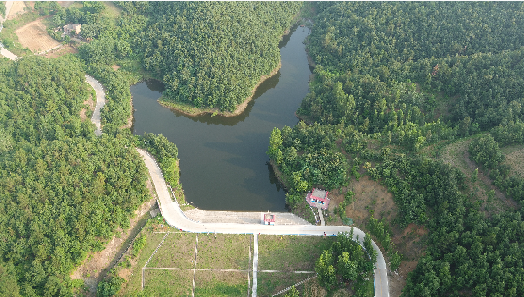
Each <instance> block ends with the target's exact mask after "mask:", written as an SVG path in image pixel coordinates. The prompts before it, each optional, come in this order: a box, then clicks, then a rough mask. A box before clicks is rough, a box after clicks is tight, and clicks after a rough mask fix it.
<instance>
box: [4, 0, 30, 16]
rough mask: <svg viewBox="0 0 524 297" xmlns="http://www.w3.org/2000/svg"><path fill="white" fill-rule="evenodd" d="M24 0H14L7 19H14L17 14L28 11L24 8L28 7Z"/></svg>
mask: <svg viewBox="0 0 524 297" xmlns="http://www.w3.org/2000/svg"><path fill="white" fill-rule="evenodd" d="M24 2H25V1H13V4H12V6H11V10H10V11H9V15H8V16H6V19H7V20H12V19H14V18H16V17H17V16H19V15H21V14H24V13H26V11H25V10H24V8H25V7H26V5H25V3H24Z"/></svg>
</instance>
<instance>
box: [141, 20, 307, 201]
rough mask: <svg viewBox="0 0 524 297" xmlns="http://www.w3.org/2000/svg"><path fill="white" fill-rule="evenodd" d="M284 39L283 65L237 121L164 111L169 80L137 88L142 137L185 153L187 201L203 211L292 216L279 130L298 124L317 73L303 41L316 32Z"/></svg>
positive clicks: (181, 155) (182, 163) (304, 31)
mask: <svg viewBox="0 0 524 297" xmlns="http://www.w3.org/2000/svg"><path fill="white" fill-rule="evenodd" d="M293 29H294V31H293V30H292V32H293V33H292V34H288V35H287V36H285V37H284V38H283V40H282V41H281V42H280V46H281V61H282V68H281V69H280V71H279V72H278V73H277V74H276V75H275V76H273V77H271V78H269V79H267V80H266V81H265V82H263V83H262V84H261V85H260V86H259V87H258V88H257V90H256V92H255V95H254V99H253V100H252V101H251V102H249V104H248V106H247V108H246V109H245V111H244V112H243V113H242V114H240V115H238V116H236V117H222V116H214V117H211V115H209V114H207V115H202V116H198V117H188V116H186V115H184V114H182V113H179V112H176V111H171V110H170V109H167V108H163V107H162V106H160V104H158V102H157V100H158V98H160V96H161V93H160V92H161V91H162V90H163V86H162V83H161V82H158V81H154V80H149V81H146V82H145V83H139V84H136V85H134V86H132V87H131V92H132V94H133V106H134V108H135V112H134V126H133V128H132V129H133V131H134V133H135V134H140V135H141V134H143V133H144V132H149V133H157V134H163V135H164V136H166V137H167V138H168V139H169V140H170V141H172V142H174V143H175V144H176V145H177V147H178V150H179V158H180V169H181V177H180V180H181V182H182V185H183V187H184V192H185V195H186V199H187V201H190V202H193V204H194V205H195V206H197V207H198V208H201V209H209V210H248V211H249V210H251V211H267V210H271V211H285V210H286V208H285V193H284V190H283V189H282V187H281V185H280V184H279V183H278V180H277V179H276V177H275V176H274V173H273V170H272V169H271V166H269V165H268V161H269V159H268V157H267V155H266V153H265V152H266V150H267V148H268V145H269V136H270V134H271V131H272V130H273V128H274V127H278V128H282V127H283V126H284V125H288V126H293V125H295V124H296V123H297V119H296V117H295V116H294V112H295V111H296V109H297V108H298V107H299V105H300V102H301V101H302V99H303V98H304V97H305V96H306V94H307V92H308V81H309V75H310V74H311V72H310V70H309V66H308V62H307V57H306V53H305V47H304V44H303V41H304V39H305V38H306V36H307V35H308V34H309V29H308V28H304V27H298V28H297V27H295V28H293Z"/></svg>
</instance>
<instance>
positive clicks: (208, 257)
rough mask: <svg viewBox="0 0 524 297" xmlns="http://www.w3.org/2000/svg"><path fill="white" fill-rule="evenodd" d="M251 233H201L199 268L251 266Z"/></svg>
mask: <svg viewBox="0 0 524 297" xmlns="http://www.w3.org/2000/svg"><path fill="white" fill-rule="evenodd" d="M252 241H253V237H252V236H251V235H236V234H216V235H215V234H209V235H206V234H200V235H199V236H198V253H197V268H198V269H217V268H220V269H242V270H247V269H249V268H250V262H249V249H250V244H251V242H252Z"/></svg>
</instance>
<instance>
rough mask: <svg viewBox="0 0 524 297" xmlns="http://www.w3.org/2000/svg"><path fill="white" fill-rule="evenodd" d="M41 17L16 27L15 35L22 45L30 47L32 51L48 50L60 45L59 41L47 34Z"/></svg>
mask: <svg viewBox="0 0 524 297" xmlns="http://www.w3.org/2000/svg"><path fill="white" fill-rule="evenodd" d="M43 19H44V18H39V19H37V20H36V21H34V22H31V23H29V24H26V25H24V26H22V27H20V28H18V29H16V35H17V36H18V41H19V42H20V44H22V47H23V48H28V49H30V50H31V51H32V52H33V53H40V52H44V51H48V50H51V49H53V48H57V47H58V46H60V45H61V43H60V42H58V41H56V40H54V39H53V38H51V36H49V34H48V33H47V28H46V25H45V24H44V23H43V22H42V21H43Z"/></svg>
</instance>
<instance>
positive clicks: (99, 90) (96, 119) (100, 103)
mask: <svg viewBox="0 0 524 297" xmlns="http://www.w3.org/2000/svg"><path fill="white" fill-rule="evenodd" d="M86 81H87V83H88V84H90V85H91V86H92V87H93V89H95V92H96V107H95V111H94V112H93V116H92V117H91V122H93V124H95V125H96V130H95V135H96V136H100V135H102V126H101V124H100V109H102V107H104V105H105V104H106V93H105V92H104V88H103V87H102V84H100V83H99V82H98V81H97V80H96V79H95V78H94V77H92V76H90V75H87V74H86Z"/></svg>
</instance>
